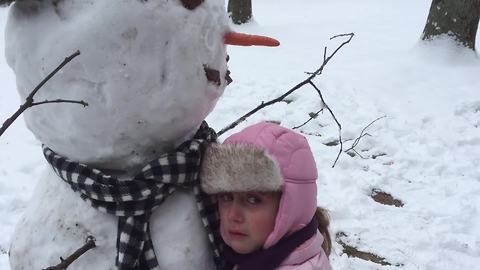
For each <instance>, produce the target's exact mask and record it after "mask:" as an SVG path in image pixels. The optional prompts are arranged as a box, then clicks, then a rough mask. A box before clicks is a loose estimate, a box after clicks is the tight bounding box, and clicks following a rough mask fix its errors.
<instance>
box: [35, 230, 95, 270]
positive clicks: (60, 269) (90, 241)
mask: <svg viewBox="0 0 480 270" xmlns="http://www.w3.org/2000/svg"><path fill="white" fill-rule="evenodd" d="M95 247H96V245H95V239H94V238H93V237H92V236H88V237H87V242H86V243H85V244H84V245H83V246H82V247H81V248H79V249H77V250H76V251H75V252H74V253H72V255H70V256H68V257H67V258H66V259H63V258H61V257H60V260H61V262H60V263H59V264H57V265H55V266H50V267H48V268H46V269H44V270H66V269H67V268H68V267H69V266H70V265H71V264H72V263H73V262H74V261H76V260H77V259H78V258H80V256H82V255H83V254H85V252H87V251H89V250H90V249H93V248H95Z"/></svg>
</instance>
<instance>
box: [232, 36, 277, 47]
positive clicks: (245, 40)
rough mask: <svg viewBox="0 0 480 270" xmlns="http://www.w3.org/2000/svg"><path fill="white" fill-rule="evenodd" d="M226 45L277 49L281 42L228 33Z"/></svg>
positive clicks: (262, 37)
mask: <svg viewBox="0 0 480 270" xmlns="http://www.w3.org/2000/svg"><path fill="white" fill-rule="evenodd" d="M224 42H225V44H226V45H236V46H268V47H277V46H279V45H280V42H279V41H278V40H276V39H274V38H271V37H265V36H257V35H249V34H242V33H236V32H228V33H227V34H226V35H225V37H224Z"/></svg>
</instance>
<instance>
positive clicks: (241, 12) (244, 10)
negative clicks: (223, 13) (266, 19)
mask: <svg viewBox="0 0 480 270" xmlns="http://www.w3.org/2000/svg"><path fill="white" fill-rule="evenodd" d="M228 13H229V14H230V17H231V18H232V21H233V23H234V24H242V23H246V22H248V21H250V19H251V18H252V0H229V1H228Z"/></svg>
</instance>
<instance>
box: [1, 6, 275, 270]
mask: <svg viewBox="0 0 480 270" xmlns="http://www.w3.org/2000/svg"><path fill="white" fill-rule="evenodd" d="M9 2H12V1H8V0H7V1H0V4H5V3H9ZM225 44H236V45H268V46H271V45H276V42H275V41H274V40H273V41H272V40H269V39H268V38H252V36H247V35H242V34H237V33H232V32H231V31H230V29H229V26H228V18H227V15H226V12H225V7H224V0H148V1H147V0H102V1H98V0H17V1H16V2H14V3H13V5H12V6H11V7H10V13H9V18H8V22H7V29H6V44H5V50H6V58H7V62H8V64H9V65H10V67H11V68H12V69H13V70H14V72H15V74H16V79H17V88H18V91H19V93H20V96H21V98H22V99H24V98H25V97H26V96H28V94H29V93H30V91H31V89H33V88H34V87H35V86H36V84H38V82H40V81H41V80H42V79H43V78H44V77H45V76H46V75H47V74H48V73H49V72H50V71H51V70H52V69H53V68H54V67H56V66H57V65H58V63H59V62H61V60H62V59H63V58H64V57H66V56H68V55H70V54H71V53H72V52H74V51H76V50H80V51H81V55H80V56H79V57H77V58H76V59H74V60H73V61H72V62H71V63H69V64H68V65H67V66H65V67H64V68H63V69H62V70H61V71H60V73H59V74H57V75H56V77H54V78H53V79H52V80H50V81H49V82H48V83H47V84H46V85H45V86H44V87H43V88H42V89H41V90H40V91H39V92H38V93H37V95H36V96H35V100H37V101H41V100H52V99H58V98H62V99H68V100H83V101H85V102H87V103H88V104H89V105H88V106H87V107H86V108H83V107H82V106H78V105H73V104H66V103H59V104H45V105H42V106H36V107H34V108H31V109H29V110H28V111H26V113H25V114H24V118H25V121H26V124H27V127H28V128H29V129H30V130H31V131H32V132H33V133H34V135H35V136H36V138H37V139H38V140H39V141H40V142H41V143H42V145H43V153H44V155H45V158H46V161H47V166H46V170H45V173H44V175H43V176H42V177H41V179H39V181H38V186H37V187H36V189H35V191H34V194H33V197H32V200H31V202H30V204H29V206H28V207H27V209H26V211H25V214H24V216H23V217H22V218H21V220H20V222H19V223H18V225H17V226H16V230H15V233H14V235H13V239H12V244H11V248H10V264H11V267H12V269H13V270H21V269H28V270H32V269H44V268H46V267H48V266H52V265H56V264H58V263H59V258H60V257H61V256H67V255H68V254H71V253H72V252H73V251H75V250H76V249H78V248H79V247H80V246H82V245H83V243H84V242H85V239H86V238H87V237H93V238H94V239H95V243H96V248H95V249H94V250H91V251H89V252H87V253H86V254H85V255H83V256H82V257H80V258H79V259H78V260H76V261H75V262H74V263H73V264H72V265H70V267H69V268H68V269H70V270H74V269H83V270H85V269H99V270H107V269H216V268H217V269H218V268H219V267H220V265H221V260H220V259H219V252H220V244H219V243H220V242H219V241H218V240H219V238H218V234H217V233H216V226H217V225H218V220H216V219H217V217H216V210H215V208H214V205H213V202H212V201H211V199H210V198H208V197H206V196H204V194H203V193H202V192H201V191H200V190H199V188H198V167H199V165H200V162H201V156H202V153H203V149H204V148H205V146H206V144H208V143H210V142H213V141H215V139H216V138H215V137H216V136H215V133H214V132H213V130H212V129H210V128H209V127H208V125H207V124H206V123H205V122H204V121H203V120H204V119H205V117H206V116H207V115H208V113H209V112H210V111H211V110H212V109H213V108H214V106H215V104H216V102H217V100H218V99H219V97H220V96H221V95H222V93H223V91H224V89H225V86H226V85H227V84H228V82H229V76H228V73H229V72H228V70H227V63H226V58H227V55H226V49H225ZM39 150H40V149H39ZM26 154H27V153H26Z"/></svg>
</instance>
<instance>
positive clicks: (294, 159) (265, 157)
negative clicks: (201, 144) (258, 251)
mask: <svg viewBox="0 0 480 270" xmlns="http://www.w3.org/2000/svg"><path fill="white" fill-rule="evenodd" d="M200 179H201V180H202V189H203V190H204V191H205V192H206V193H209V194H216V193H223V192H248V191H279V192H282V196H281V199H280V205H279V210H278V213H277V217H276V223H275V228H274V230H273V232H272V233H271V234H270V235H269V237H268V238H267V241H266V243H265V246H264V247H265V248H268V247H270V246H272V245H274V244H276V243H277V242H278V241H279V240H280V239H281V238H282V237H284V236H285V235H287V234H289V233H291V232H294V231H297V230H299V229H301V228H303V227H304V226H305V225H306V224H308V223H309V222H310V221H311V220H312V218H313V216H314V214H315V210H316V207H317V185H316V180H317V167H316V164H315V160H314V158H313V154H312V151H311V150H310V146H309V145H308V142H307V139H306V138H305V137H304V136H303V135H301V134H299V133H296V132H294V131H292V130H290V129H287V128H284V127H282V126H280V125H277V124H273V123H268V122H261V123H258V124H255V125H252V126H249V127H247V128H245V129H244V130H242V131H240V132H238V133H236V134H233V135H231V136H230V137H229V138H227V139H226V140H225V142H224V143H223V144H221V145H212V146H210V147H208V148H207V150H206V152H205V156H204V160H203V164H202V171H201V175H200Z"/></svg>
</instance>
